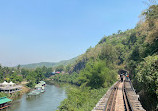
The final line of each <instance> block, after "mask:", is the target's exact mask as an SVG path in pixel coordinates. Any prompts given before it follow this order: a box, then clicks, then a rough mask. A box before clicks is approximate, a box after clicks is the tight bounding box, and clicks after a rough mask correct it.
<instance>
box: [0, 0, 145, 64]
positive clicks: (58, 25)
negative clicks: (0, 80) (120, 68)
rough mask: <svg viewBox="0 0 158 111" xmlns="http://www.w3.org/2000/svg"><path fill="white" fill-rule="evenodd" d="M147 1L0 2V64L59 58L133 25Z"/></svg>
mask: <svg viewBox="0 0 158 111" xmlns="http://www.w3.org/2000/svg"><path fill="white" fill-rule="evenodd" d="M143 1H144V0H1V1H0V64H2V65H3V66H15V65H17V64H28V63H37V62H58V61H60V60H67V59H71V58H73V57H76V56H78V55H80V54H83V53H84V52H85V51H86V50H87V48H89V47H90V46H92V47H94V46H95V45H96V44H97V43H98V42H99V40H100V39H101V38H102V37H103V36H104V35H110V34H112V33H116V32H117V31H118V30H119V29H120V30H123V31H124V30H126V29H131V28H134V27H135V25H136V23H137V22H138V21H139V17H138V16H139V15H140V14H141V12H142V11H143V10H144V9H146V8H147V5H145V4H143Z"/></svg>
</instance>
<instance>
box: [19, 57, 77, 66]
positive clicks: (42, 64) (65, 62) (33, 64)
mask: <svg viewBox="0 0 158 111" xmlns="http://www.w3.org/2000/svg"><path fill="white" fill-rule="evenodd" d="M77 58H78V57H75V58H72V59H70V60H63V61H60V62H40V63H32V64H26V65H21V68H28V69H34V68H37V67H43V66H46V67H55V66H59V65H67V64H72V63H74V62H75V61H76V60H77Z"/></svg>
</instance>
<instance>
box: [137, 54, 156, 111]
mask: <svg viewBox="0 0 158 111" xmlns="http://www.w3.org/2000/svg"><path fill="white" fill-rule="evenodd" d="M134 80H135V83H137V90H138V91H141V90H142V89H143V92H144V93H145V94H146V95H148V97H147V98H148V101H152V104H148V107H146V108H147V109H148V108H149V107H151V108H153V109H155V108H156V107H157V104H158V56H157V55H156V56H148V57H146V58H145V59H144V61H142V62H140V63H139V64H138V66H137V68H136V76H135V79H134ZM144 104H145V103H144Z"/></svg>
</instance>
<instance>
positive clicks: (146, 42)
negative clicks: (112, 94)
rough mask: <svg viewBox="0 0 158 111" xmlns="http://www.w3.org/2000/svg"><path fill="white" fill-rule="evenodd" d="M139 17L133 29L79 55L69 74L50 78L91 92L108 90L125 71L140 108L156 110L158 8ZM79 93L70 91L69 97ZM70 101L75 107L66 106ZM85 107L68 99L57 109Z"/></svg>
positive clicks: (149, 9)
mask: <svg viewBox="0 0 158 111" xmlns="http://www.w3.org/2000/svg"><path fill="white" fill-rule="evenodd" d="M141 16H142V19H140V21H139V23H138V24H137V25H136V27H135V28H134V29H130V30H126V31H124V32H122V31H121V30H119V31H118V32H117V33H114V34H112V35H110V36H105V37H103V38H102V39H101V40H100V41H99V43H98V44H97V45H96V46H95V47H94V48H89V49H87V51H86V53H84V54H82V55H81V56H79V58H78V59H77V61H76V63H74V64H72V65H71V68H69V71H68V72H69V73H70V74H65V75H62V74H61V75H56V76H54V77H53V79H54V80H57V81H64V82H69V83H73V84H76V85H78V86H80V88H81V90H83V87H84V88H85V87H88V88H89V89H90V90H93V89H98V88H101V87H102V88H106V87H109V86H110V85H111V84H113V83H114V81H116V75H117V74H116V73H117V71H118V70H119V69H126V70H128V71H129V72H130V78H131V80H132V82H133V84H134V87H135V89H136V92H137V93H138V94H139V95H140V100H141V102H142V105H143V107H144V108H145V109H146V110H149V111H150V110H158V5H152V6H150V7H149V8H148V9H147V10H145V11H144V12H143V13H142V14H141ZM79 92H80V91H76V93H75V92H72V91H71V92H70V95H71V94H72V95H75V94H76V95H79ZM81 94H82V93H81ZM76 95H75V96H76ZM80 96H81V95H80ZM81 97H82V96H81ZM71 101H74V102H76V103H75V105H74V104H69V103H71ZM151 103H152V104H151ZM85 104H88V103H87V102H81V101H80V99H79V100H78V101H75V100H74V99H72V98H71V97H69V96H68V99H67V100H65V101H64V102H63V103H62V104H61V106H60V110H74V111H75V109H76V108H79V109H80V110H84V108H83V109H82V107H84V106H85ZM91 108H92V106H91Z"/></svg>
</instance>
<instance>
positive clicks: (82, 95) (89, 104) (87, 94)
mask: <svg viewBox="0 0 158 111" xmlns="http://www.w3.org/2000/svg"><path fill="white" fill-rule="evenodd" d="M106 91H107V89H105V88H100V89H93V90H90V89H89V88H87V87H86V88H83V87H78V88H73V87H71V88H70V89H69V90H67V93H68V97H67V99H65V100H64V101H63V102H61V105H60V106H59V107H58V108H59V109H58V111H91V110H92V109H93V107H94V106H95V105H96V103H97V102H98V101H99V99H100V98H101V97H102V96H103V95H104V94H105V92H106Z"/></svg>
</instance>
